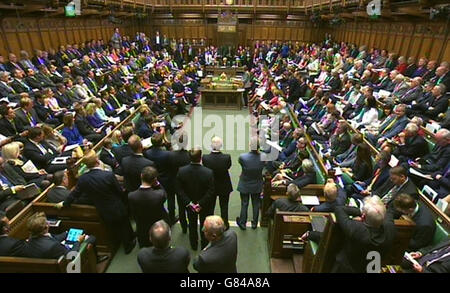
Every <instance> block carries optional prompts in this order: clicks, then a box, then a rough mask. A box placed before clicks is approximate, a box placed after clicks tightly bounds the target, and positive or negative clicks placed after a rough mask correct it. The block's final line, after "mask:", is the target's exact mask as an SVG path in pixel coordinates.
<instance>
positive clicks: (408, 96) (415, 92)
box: [400, 86, 423, 104]
mask: <svg viewBox="0 0 450 293" xmlns="http://www.w3.org/2000/svg"><path fill="white" fill-rule="evenodd" d="M422 93H423V91H422V87H420V86H417V87H415V88H414V89H410V90H408V91H406V93H405V94H404V95H403V96H401V97H400V101H401V102H402V103H405V104H411V102H412V101H416V100H417V99H419V98H420V97H421V96H422Z"/></svg>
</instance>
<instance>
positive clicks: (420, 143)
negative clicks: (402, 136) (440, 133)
mask: <svg viewBox="0 0 450 293" xmlns="http://www.w3.org/2000/svg"><path fill="white" fill-rule="evenodd" d="M427 153H428V144H427V142H426V141H425V139H424V138H423V137H421V136H420V135H416V136H414V137H408V138H406V141H405V144H404V145H399V146H398V147H397V149H396V150H395V151H394V155H395V156H403V157H406V158H408V159H415V158H418V157H421V156H423V155H425V154H427Z"/></svg>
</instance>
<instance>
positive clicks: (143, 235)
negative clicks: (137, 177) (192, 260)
mask: <svg viewBox="0 0 450 293" xmlns="http://www.w3.org/2000/svg"><path fill="white" fill-rule="evenodd" d="M141 181H142V184H141V186H140V187H139V189H137V190H136V191H133V192H131V193H129V194H128V205H129V207H130V210H131V216H132V217H133V218H134V220H135V222H136V230H137V234H138V241H139V246H140V247H145V246H150V245H151V243H150V242H149V241H148V239H149V238H148V231H149V229H150V227H151V226H152V225H153V224H154V223H156V222H157V221H159V220H166V221H167V222H168V221H169V219H168V215H167V211H166V209H165V207H164V202H165V201H166V199H167V196H166V191H165V190H164V188H163V187H162V186H161V184H160V183H159V182H158V171H156V169H155V168H153V167H150V166H147V167H145V168H144V169H142V173H141Z"/></svg>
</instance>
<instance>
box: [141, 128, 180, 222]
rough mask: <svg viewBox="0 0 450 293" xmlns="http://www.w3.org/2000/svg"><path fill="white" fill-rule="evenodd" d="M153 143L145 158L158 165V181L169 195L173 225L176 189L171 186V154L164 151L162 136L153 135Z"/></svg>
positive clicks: (169, 207) (158, 134)
mask: <svg viewBox="0 0 450 293" xmlns="http://www.w3.org/2000/svg"><path fill="white" fill-rule="evenodd" d="M151 142H152V146H151V147H150V148H149V149H148V150H147V151H145V153H144V156H145V157H146V158H147V159H149V160H151V161H153V162H154V163H155V165H156V170H157V171H158V181H159V182H160V183H161V184H162V186H163V188H164V190H165V191H166V195H167V205H168V210H169V215H170V216H171V217H170V218H169V219H170V221H169V224H173V223H174V221H173V220H174V218H175V187H174V186H173V185H174V184H171V182H172V178H170V152H169V151H167V150H165V149H163V135H162V134H160V133H155V134H153V136H152V138H151ZM170 211H172V214H170Z"/></svg>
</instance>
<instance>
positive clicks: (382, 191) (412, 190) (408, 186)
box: [372, 179, 419, 206]
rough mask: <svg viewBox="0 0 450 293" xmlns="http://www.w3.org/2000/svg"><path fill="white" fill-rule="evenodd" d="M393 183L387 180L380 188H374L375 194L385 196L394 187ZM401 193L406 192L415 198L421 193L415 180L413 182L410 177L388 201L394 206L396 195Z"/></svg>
mask: <svg viewBox="0 0 450 293" xmlns="http://www.w3.org/2000/svg"><path fill="white" fill-rule="evenodd" d="M393 186H394V185H393V184H392V181H391V180H386V182H385V183H384V184H383V185H381V186H380V187H379V188H378V189H376V190H373V192H372V193H373V194H374V195H378V196H379V197H380V198H382V197H384V196H385V195H386V194H387V193H388V192H389V191H390V190H391V189H392V188H393ZM401 193H406V194H409V195H411V196H412V197H414V198H416V199H417V198H419V193H418V191H417V186H416V185H415V184H414V182H412V180H411V179H408V182H406V183H405V184H403V186H402V187H401V188H400V189H399V190H398V191H397V192H396V193H394V194H393V195H392V198H391V200H390V201H389V202H388V205H391V206H392V203H393V201H394V199H395V197H396V196H397V195H399V194H401Z"/></svg>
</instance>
